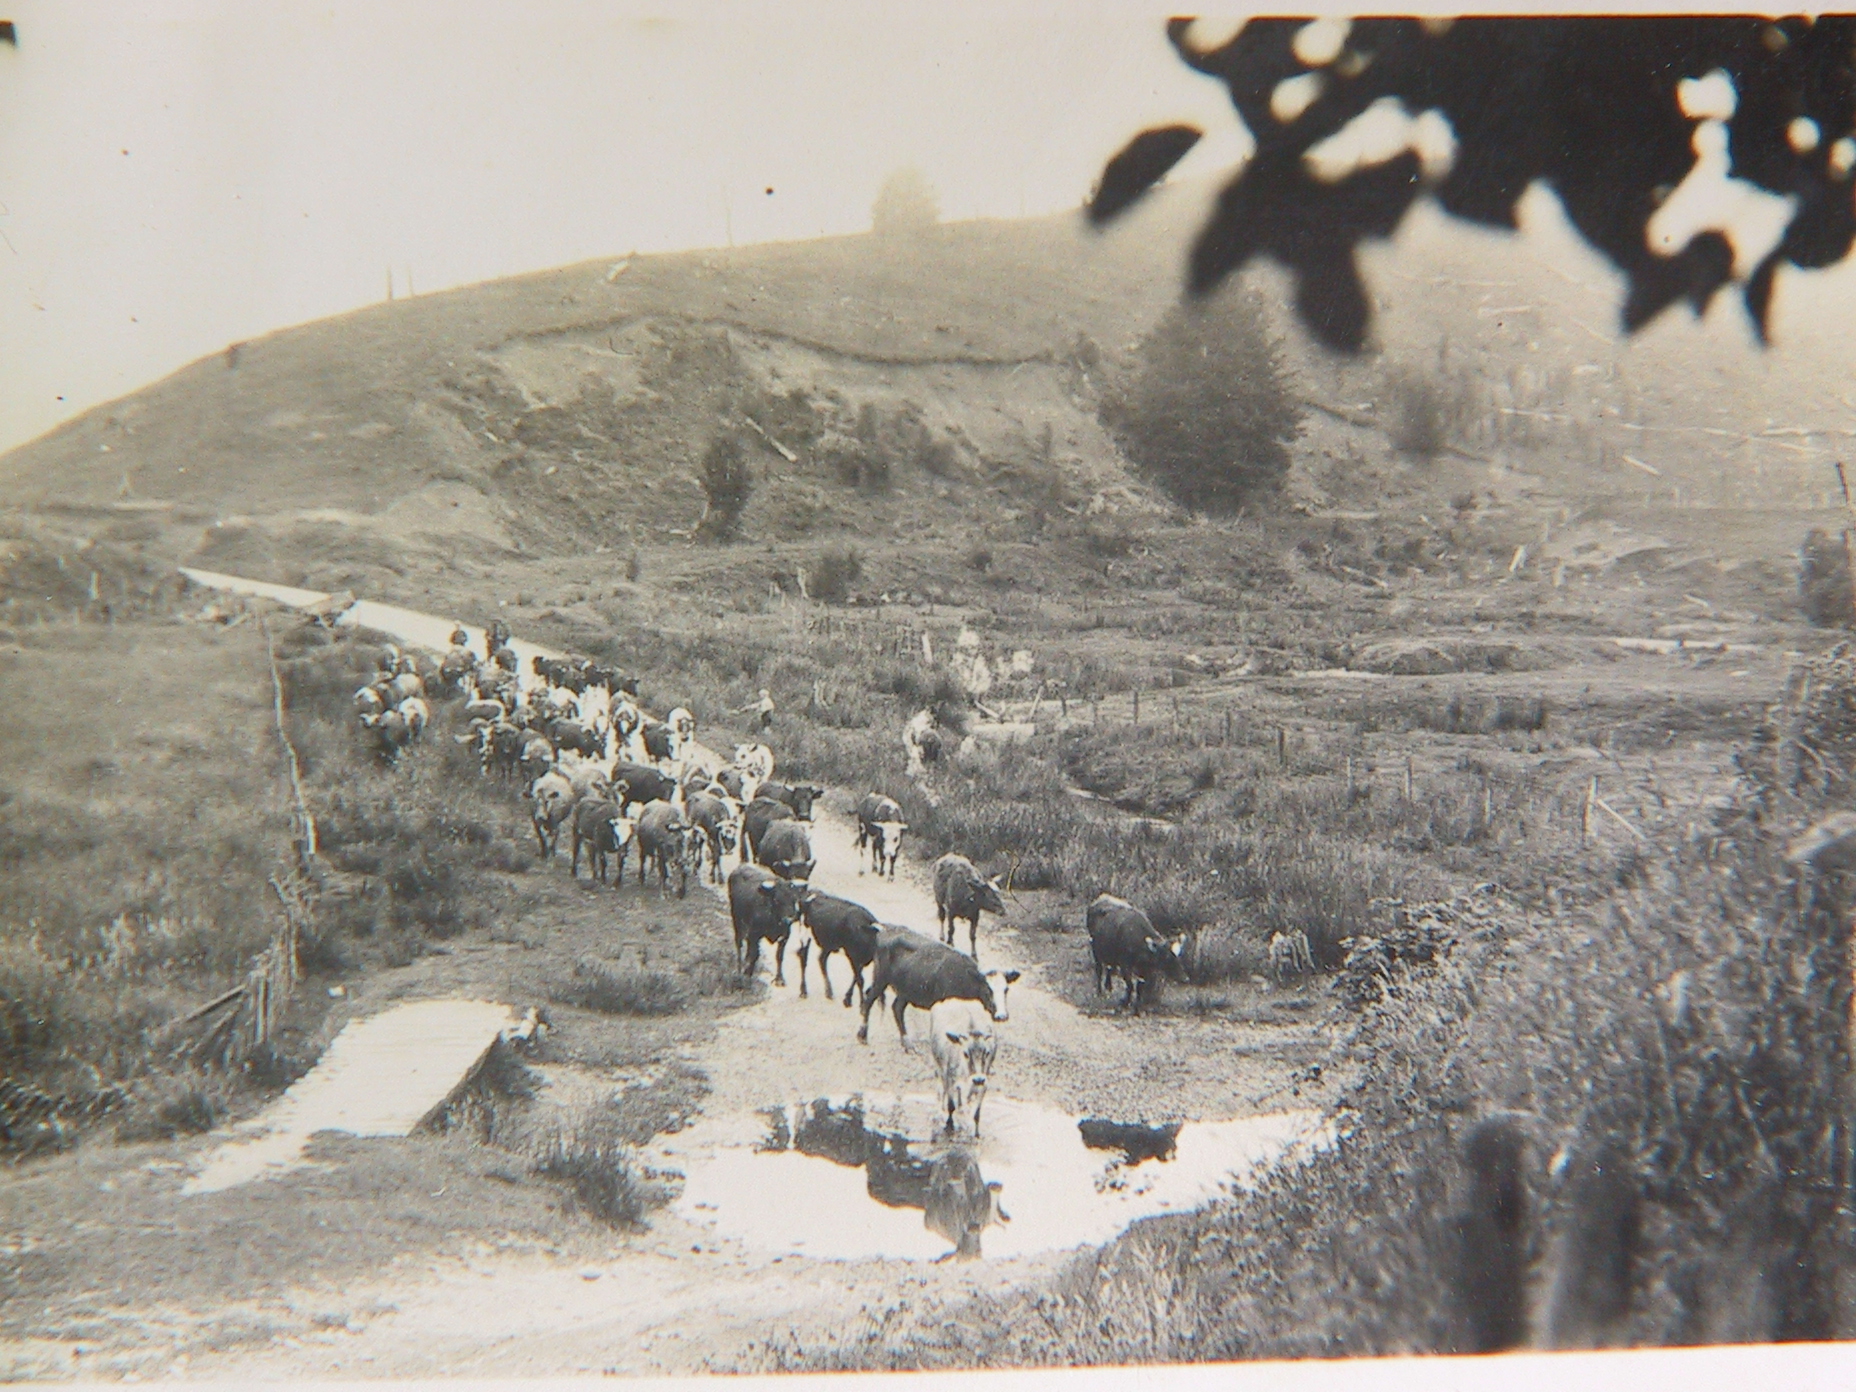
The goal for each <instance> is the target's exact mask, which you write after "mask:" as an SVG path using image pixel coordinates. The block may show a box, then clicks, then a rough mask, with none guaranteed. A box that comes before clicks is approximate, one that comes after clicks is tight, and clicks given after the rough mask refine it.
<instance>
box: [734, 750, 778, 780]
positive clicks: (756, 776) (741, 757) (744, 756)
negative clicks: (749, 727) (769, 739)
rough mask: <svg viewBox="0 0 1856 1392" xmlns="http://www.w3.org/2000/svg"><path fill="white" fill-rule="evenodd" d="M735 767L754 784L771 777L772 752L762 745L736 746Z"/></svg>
mask: <svg viewBox="0 0 1856 1392" xmlns="http://www.w3.org/2000/svg"><path fill="white" fill-rule="evenodd" d="M735 767H736V768H737V769H739V770H740V771H741V773H742V774H744V775H745V776H747V777H749V778H752V779H753V780H754V781H755V782H756V783H765V782H766V781H767V780H768V779H769V778H772V777H773V751H772V750H771V749H769V748H767V746H766V745H764V744H737V745H736V746H735Z"/></svg>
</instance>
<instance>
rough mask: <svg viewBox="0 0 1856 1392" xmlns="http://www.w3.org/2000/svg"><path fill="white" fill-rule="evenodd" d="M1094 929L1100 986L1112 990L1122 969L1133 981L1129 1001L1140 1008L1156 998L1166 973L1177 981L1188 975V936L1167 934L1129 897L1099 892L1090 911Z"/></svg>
mask: <svg viewBox="0 0 1856 1392" xmlns="http://www.w3.org/2000/svg"><path fill="white" fill-rule="evenodd" d="M1084 924H1085V926H1086V927H1087V928H1088V929H1089V951H1090V953H1091V955H1093V957H1094V958H1095V966H1096V991H1097V992H1098V993H1100V992H1103V991H1106V990H1107V989H1108V988H1109V986H1110V985H1111V984H1113V982H1114V980H1115V974H1116V973H1117V972H1119V973H1120V974H1121V978H1122V980H1123V981H1124V982H1126V983H1127V987H1128V989H1127V993H1126V994H1125V995H1124V996H1123V997H1122V1000H1121V1003H1122V1005H1123V1006H1130V1005H1131V1006H1133V1008H1134V1009H1135V1011H1136V1012H1137V1013H1138V1012H1139V1010H1140V1008H1141V1002H1142V1001H1144V1000H1148V999H1150V998H1151V996H1152V993H1153V990H1154V982H1155V980H1156V979H1157V978H1159V977H1162V976H1170V977H1172V978H1174V979H1175V980H1178V979H1180V978H1182V977H1183V976H1184V975H1185V968H1184V966H1183V964H1182V963H1181V960H1180V954H1181V952H1182V950H1183V948H1184V946H1185V939H1184V938H1183V937H1175V938H1166V937H1164V936H1162V935H1161V933H1160V931H1159V930H1158V929H1157V928H1155V927H1154V925H1153V922H1152V921H1151V920H1150V919H1149V918H1148V917H1147V915H1146V914H1144V913H1142V912H1141V911H1140V910H1139V909H1137V908H1135V907H1134V905H1132V904H1130V903H1129V902H1128V901H1127V900H1126V899H1117V898H1116V897H1115V896H1114V895H1112V894H1098V895H1097V896H1096V897H1095V898H1094V899H1093V900H1092V901H1091V902H1090V905H1089V908H1088V910H1087V912H1086V914H1085V916H1084Z"/></svg>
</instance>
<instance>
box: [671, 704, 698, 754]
mask: <svg viewBox="0 0 1856 1392" xmlns="http://www.w3.org/2000/svg"><path fill="white" fill-rule="evenodd" d="M664 723H665V724H666V725H668V726H669V727H670V728H671V729H672V730H674V731H676V734H677V744H678V746H679V747H681V746H683V745H686V744H688V743H689V742H690V741H691V740H693V739H695V738H696V717H695V715H694V714H693V713H692V712H691V711H690V709H689V708H688V707H687V706H678V707H677V708H676V709H675V710H673V711H672V712H671V713H670V714H669V715H667V716H665V717H664Z"/></svg>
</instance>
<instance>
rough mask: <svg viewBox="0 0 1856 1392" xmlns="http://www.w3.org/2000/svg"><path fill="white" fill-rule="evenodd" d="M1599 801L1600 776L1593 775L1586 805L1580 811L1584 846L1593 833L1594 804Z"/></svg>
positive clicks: (1580, 828) (1586, 797) (1582, 843)
mask: <svg viewBox="0 0 1856 1392" xmlns="http://www.w3.org/2000/svg"><path fill="white" fill-rule="evenodd" d="M1597 801H1598V778H1597V776H1596V775H1594V776H1593V778H1592V782H1591V784H1590V786H1588V787H1587V788H1586V790H1585V806H1584V807H1583V808H1582V809H1581V810H1580V812H1579V844H1580V845H1581V846H1583V845H1584V844H1585V843H1586V841H1587V840H1589V839H1590V837H1591V835H1592V805H1593V804H1594V803H1596V802H1597Z"/></svg>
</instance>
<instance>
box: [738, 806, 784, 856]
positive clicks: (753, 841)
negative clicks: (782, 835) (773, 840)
mask: <svg viewBox="0 0 1856 1392" xmlns="http://www.w3.org/2000/svg"><path fill="white" fill-rule="evenodd" d="M792 816H793V809H792V808H790V807H788V806H787V805H786V804H785V803H783V802H775V801H774V800H773V799H772V798H761V797H757V798H755V799H754V801H752V802H750V803H749V804H748V805H747V808H746V809H745V810H744V811H743V812H742V814H741V852H742V855H743V856H745V857H746V858H747V859H748V860H759V859H760V839H761V837H763V836H765V835H766V834H767V828H768V827H770V826H772V825H773V824H774V823H775V822H785V821H791V820H792Z"/></svg>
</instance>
